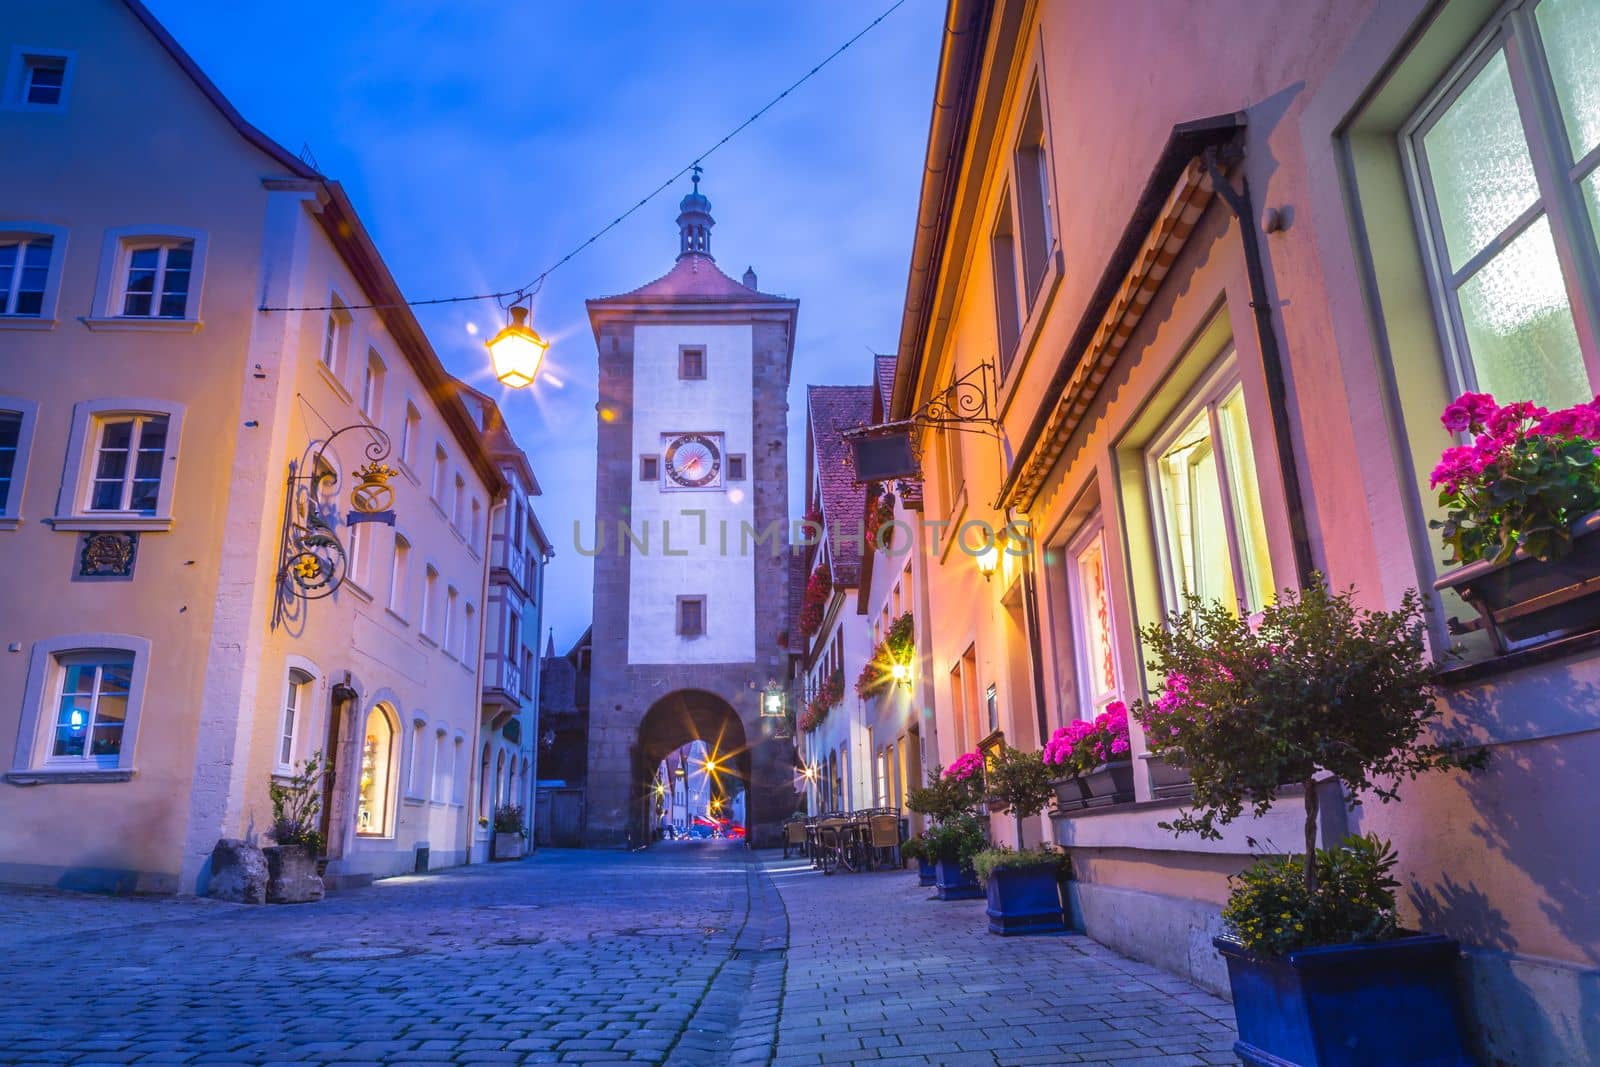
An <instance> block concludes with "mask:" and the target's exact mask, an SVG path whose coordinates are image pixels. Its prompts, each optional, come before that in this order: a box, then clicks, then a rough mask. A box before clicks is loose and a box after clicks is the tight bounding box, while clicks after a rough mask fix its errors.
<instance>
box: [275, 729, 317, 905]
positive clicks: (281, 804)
mask: <svg viewBox="0 0 1600 1067" xmlns="http://www.w3.org/2000/svg"><path fill="white" fill-rule="evenodd" d="M323 774H324V767H323V762H322V753H321V752H313V753H312V754H311V755H310V756H307V757H306V759H305V761H304V762H302V763H301V764H300V768H299V770H297V771H295V772H294V773H293V774H291V775H290V776H289V777H288V778H287V779H286V780H283V781H274V782H272V784H271V785H269V786H268V787H267V795H268V796H269V797H270V798H271V800H272V828H271V829H270V830H268V831H267V832H268V833H269V834H270V835H271V837H272V839H273V840H274V841H276V842H277V845H275V846H272V847H269V848H264V849H262V850H261V852H262V854H263V855H264V856H265V857H266V860H267V903H268V904H305V903H309V902H311V901H316V900H321V899H322V896H323V891H324V887H323V884H322V876H321V873H320V871H319V870H318V858H319V857H320V856H321V855H322V849H323V844H324V842H323V839H322V830H321V822H320V820H319V816H320V814H321V812H322V778H323Z"/></svg>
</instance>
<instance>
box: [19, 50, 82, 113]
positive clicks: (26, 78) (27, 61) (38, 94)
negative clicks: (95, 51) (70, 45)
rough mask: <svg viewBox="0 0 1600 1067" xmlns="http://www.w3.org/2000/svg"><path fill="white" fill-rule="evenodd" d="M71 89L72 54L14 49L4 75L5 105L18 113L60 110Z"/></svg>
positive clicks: (65, 102)
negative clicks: (7, 69)
mask: <svg viewBox="0 0 1600 1067" xmlns="http://www.w3.org/2000/svg"><path fill="white" fill-rule="evenodd" d="M71 87H72V53H70V52H59V51H56V50H54V49H48V48H14V49H12V51H11V67H10V69H9V71H8V72H7V75H6V86H5V88H6V92H5V102H6V104H7V106H8V107H11V108H13V109H16V110H22V111H60V110H62V109H63V108H65V107H66V104H67V93H68V92H69V91H70V89H71Z"/></svg>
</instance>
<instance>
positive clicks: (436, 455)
mask: <svg viewBox="0 0 1600 1067" xmlns="http://www.w3.org/2000/svg"><path fill="white" fill-rule="evenodd" d="M449 465H450V457H449V456H448V455H446V454H445V450H444V446H443V445H440V444H435V445H434V446H433V489H432V495H433V501H434V503H436V504H438V505H439V506H440V507H441V508H442V507H444V487H445V479H446V478H447V477H448V476H449V470H448V467H449Z"/></svg>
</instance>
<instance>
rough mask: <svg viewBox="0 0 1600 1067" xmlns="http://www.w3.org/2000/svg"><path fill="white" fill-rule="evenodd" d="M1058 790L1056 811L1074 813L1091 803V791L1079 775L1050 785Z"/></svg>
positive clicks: (1059, 779)
mask: <svg viewBox="0 0 1600 1067" xmlns="http://www.w3.org/2000/svg"><path fill="white" fill-rule="evenodd" d="M1050 784H1051V785H1053V786H1055V790H1056V810H1057V811H1074V810H1076V809H1078V808H1081V807H1084V806H1085V805H1086V804H1088V803H1089V789H1088V787H1087V786H1086V785H1084V782H1083V779H1082V778H1079V777H1078V776H1077V775H1073V776H1072V777H1071V778H1057V779H1056V780H1055V781H1053V782H1051V783H1050Z"/></svg>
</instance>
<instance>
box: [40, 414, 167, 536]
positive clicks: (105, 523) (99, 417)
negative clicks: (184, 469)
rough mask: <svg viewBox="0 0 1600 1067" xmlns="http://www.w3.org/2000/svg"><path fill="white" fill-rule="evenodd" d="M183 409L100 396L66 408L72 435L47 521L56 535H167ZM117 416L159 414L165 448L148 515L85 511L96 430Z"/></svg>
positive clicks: (96, 442) (96, 439)
mask: <svg viewBox="0 0 1600 1067" xmlns="http://www.w3.org/2000/svg"><path fill="white" fill-rule="evenodd" d="M185 410H186V409H185V407H184V405H183V404H180V403H178V402H177V401H174V400H159V399H154V398H151V397H126V396H124V397H101V398H99V399H96V400H80V401H79V402H78V403H76V404H74V405H73V407H72V430H71V434H70V436H69V437H68V444H67V458H66V463H65V466H64V469H63V477H62V479H61V491H60V494H59V495H58V496H57V498H56V514H55V515H54V516H53V517H51V518H50V519H49V520H48V521H49V522H50V524H51V525H52V526H54V527H55V528H56V529H58V530H169V529H171V528H172V521H173V520H172V501H173V495H174V493H175V491H176V487H177V486H176V483H177V480H178V453H179V451H180V449H181V446H182V439H183V416H184V412H185ZM119 415H165V416H166V417H167V443H166V450H165V453H164V455H163V456H162V467H161V485H160V487H159V488H158V489H157V491H156V507H155V513H154V514H153V515H140V514H135V513H132V512H125V511H90V510H89V508H88V506H87V502H88V499H89V492H90V489H91V488H92V482H93V478H92V472H93V466H94V458H95V453H96V451H97V450H98V440H99V437H98V428H99V426H101V425H102V424H103V421H104V420H105V419H107V418H110V417H113V416H119Z"/></svg>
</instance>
